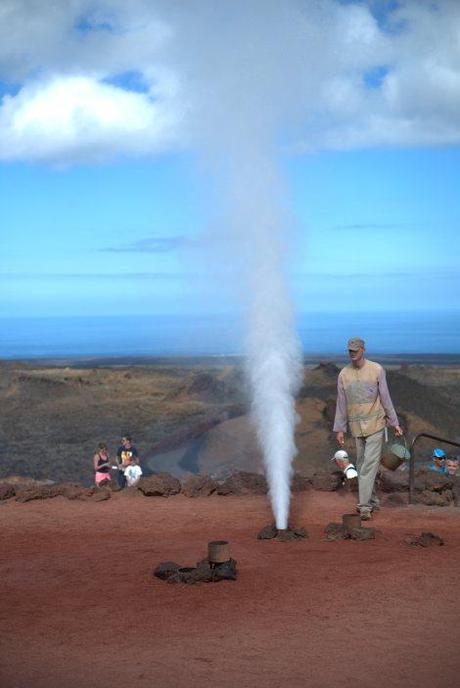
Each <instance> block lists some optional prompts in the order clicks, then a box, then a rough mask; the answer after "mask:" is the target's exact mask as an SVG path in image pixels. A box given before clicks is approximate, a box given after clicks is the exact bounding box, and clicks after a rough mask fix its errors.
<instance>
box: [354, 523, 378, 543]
mask: <svg viewBox="0 0 460 688" xmlns="http://www.w3.org/2000/svg"><path fill="white" fill-rule="evenodd" d="M348 537H349V538H350V539H351V540H375V528H364V527H363V526H361V527H360V528H350V529H349V530H348Z"/></svg>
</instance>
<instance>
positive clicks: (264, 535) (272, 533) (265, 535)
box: [257, 525, 278, 540]
mask: <svg viewBox="0 0 460 688" xmlns="http://www.w3.org/2000/svg"><path fill="white" fill-rule="evenodd" d="M277 534H278V530H277V528H276V526H275V525H270V526H265V527H264V528H262V530H260V531H259V532H258V533H257V539H258V540H273V539H274V538H276V536H277Z"/></svg>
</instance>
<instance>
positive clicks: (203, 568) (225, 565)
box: [153, 559, 237, 585]
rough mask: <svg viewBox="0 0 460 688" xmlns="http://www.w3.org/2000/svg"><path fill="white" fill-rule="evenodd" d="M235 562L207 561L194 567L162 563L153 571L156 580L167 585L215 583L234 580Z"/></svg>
mask: <svg viewBox="0 0 460 688" xmlns="http://www.w3.org/2000/svg"><path fill="white" fill-rule="evenodd" d="M236 565H237V562H236V560H235V559H229V560H228V561H224V562H222V563H221V564H211V563H210V562H209V560H208V559H202V560H201V561H199V562H197V565H196V567H184V566H181V565H180V564H176V562H175V561H163V562H162V563H161V564H159V565H158V566H157V567H156V569H155V570H154V571H153V575H154V576H155V577H156V578H160V579H161V580H164V581H166V582H167V583H187V584H188V585H194V584H195V583H217V582H218V581H222V580H236V578H237V570H236Z"/></svg>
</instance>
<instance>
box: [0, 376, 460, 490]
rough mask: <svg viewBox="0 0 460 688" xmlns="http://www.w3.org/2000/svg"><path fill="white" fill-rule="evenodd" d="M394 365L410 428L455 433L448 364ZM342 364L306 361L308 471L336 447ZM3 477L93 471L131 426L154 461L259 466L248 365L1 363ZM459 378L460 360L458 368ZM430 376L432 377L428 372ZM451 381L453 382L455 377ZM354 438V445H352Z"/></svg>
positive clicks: (175, 468) (73, 475) (151, 464)
mask: <svg viewBox="0 0 460 688" xmlns="http://www.w3.org/2000/svg"><path fill="white" fill-rule="evenodd" d="M433 371H436V369H435V368H433V367H431V368H429V369H427V370H426V371H425V373H426V375H425V376H423V375H421V374H420V370H418V372H417V377H418V379H414V377H413V376H412V375H411V370H410V368H409V369H407V368H406V369H405V368H403V369H402V370H396V371H390V372H389V374H388V378H389V383H390V388H391V392H392V396H393V400H394V402H395V405H396V407H397V410H398V412H399V413H400V414H401V416H402V419H403V420H404V421H405V422H406V425H407V427H408V431H409V433H411V432H412V433H416V432H420V431H423V430H426V431H431V432H435V433H440V434H442V435H446V436H448V437H452V438H454V439H455V437H456V436H458V435H459V434H460V432H459V430H458V427H459V419H460V403H459V401H457V400H456V399H455V400H454V399H453V398H452V394H450V393H449V395H447V394H446V393H445V388H447V387H449V385H450V381H451V377H449V376H448V375H447V374H446V370H445V369H442V379H443V385H439V384H438V382H437V381H438V378H437V377H436V375H435V372H434V373H433ZM337 372H338V369H337V368H336V366H335V365H334V364H332V363H328V364H321V365H319V366H316V367H314V368H307V369H306V370H305V381H304V385H303V387H302V390H301V392H300V394H299V399H298V402H297V409H298V413H299V418H300V422H299V424H298V426H297V434H296V441H297V446H298V449H299V454H298V457H297V458H296V461H295V468H296V470H298V471H299V472H301V473H304V474H306V475H309V474H311V473H312V472H314V471H315V470H316V469H317V468H318V467H320V466H324V465H325V464H326V462H327V459H328V458H329V456H330V455H331V452H332V451H333V450H334V447H335V445H334V437H333V434H332V433H331V422H332V418H333V413H334V408H335V389H336V379H337ZM0 373H1V375H0V439H1V442H0V461H1V468H0V472H1V473H0V477H5V476H7V475H11V474H19V475H27V476H32V477H35V478H42V479H43V478H45V479H52V480H64V479H69V480H79V481H83V482H85V483H89V482H91V480H92V470H91V457H92V455H93V452H94V449H95V446H96V444H97V443H98V442H99V441H106V442H108V444H109V448H110V450H111V452H112V455H114V454H115V451H116V447H117V444H118V440H119V438H120V436H121V435H122V434H125V433H131V434H132V435H133V437H134V438H135V441H136V443H137V446H138V447H139V450H140V453H141V456H142V458H143V459H144V468H145V469H146V470H147V471H149V470H150V471H156V470H169V471H171V472H173V473H175V474H178V475H180V474H182V473H184V472H209V473H214V474H225V473H226V472H229V471H230V470H232V469H247V470H261V469H262V465H261V456H260V453H259V450H258V448H257V443H256V440H255V434H254V430H253V427H252V424H251V422H250V420H249V417H248V416H247V409H248V401H247V393H246V388H245V383H244V379H243V375H242V371H241V368H240V367H238V366H226V367H223V368H221V369H219V368H216V367H211V368H206V367H204V366H203V367H200V366H194V367H190V366H189V367H181V368H180V367H174V366H172V365H169V366H168V365H162V366H160V365H150V366H148V365H143V366H131V367H97V368H89V367H81V368H76V367H72V368H70V367H67V368H62V367H37V366H36V367H33V366H32V365H25V364H12V363H10V364H4V365H2V366H1V367H0ZM452 375H453V376H454V378H455V380H456V379H457V377H456V376H457V369H452ZM424 377H426V378H427V381H428V383H429V384H423V383H422V381H421V379H423V378H424ZM449 389H450V387H449ZM350 446H351V445H350Z"/></svg>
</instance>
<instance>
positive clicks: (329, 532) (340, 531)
mask: <svg viewBox="0 0 460 688" xmlns="http://www.w3.org/2000/svg"><path fill="white" fill-rule="evenodd" d="M324 532H325V534H326V540H330V541H336V540H345V539H346V537H347V535H346V529H345V527H344V526H343V524H342V523H328V524H327V526H326V527H325V529H324Z"/></svg>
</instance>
